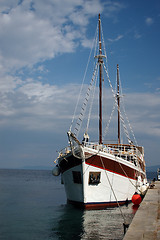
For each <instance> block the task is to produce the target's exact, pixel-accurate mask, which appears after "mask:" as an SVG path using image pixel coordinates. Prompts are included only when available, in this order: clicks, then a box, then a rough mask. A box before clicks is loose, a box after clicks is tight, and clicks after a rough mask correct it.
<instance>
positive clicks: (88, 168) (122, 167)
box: [53, 14, 148, 209]
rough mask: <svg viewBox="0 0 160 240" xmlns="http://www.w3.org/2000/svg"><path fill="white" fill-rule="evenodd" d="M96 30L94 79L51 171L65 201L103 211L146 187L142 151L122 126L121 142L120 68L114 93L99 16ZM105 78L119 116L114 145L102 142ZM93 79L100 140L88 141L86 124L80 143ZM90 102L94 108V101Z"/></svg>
mask: <svg viewBox="0 0 160 240" xmlns="http://www.w3.org/2000/svg"><path fill="white" fill-rule="evenodd" d="M97 29H98V30H97V32H98V34H97V38H96V39H97V40H96V41H97V46H98V54H97V55H96V56H94V59H95V61H96V63H95V68H94V71H93V76H92V78H91V82H90V84H88V87H87V92H86V95H85V98H84V102H83V104H82V107H81V110H80V114H79V117H78V119H77V121H76V124H75V128H74V131H72V128H73V124H71V127H70V129H69V131H68V132H67V134H68V140H69V141H68V143H69V145H68V146H67V147H66V148H64V149H63V150H61V151H60V152H59V156H58V158H57V159H56V160H55V164H56V166H55V168H54V169H53V175H55V176H59V175H61V182H62V184H64V187H65V192H66V196H67V201H68V202H69V203H71V204H74V205H76V206H78V207H83V208H85V209H104V208H108V207H116V206H119V205H122V204H126V203H128V202H130V201H131V199H132V196H133V195H134V194H135V193H138V194H144V193H145V192H146V190H147V187H148V183H147V177H146V170H145V160H144V148H143V147H142V146H138V145H137V144H134V143H133V141H132V140H131V139H130V137H129V134H128V133H127V128H126V127H125V125H124V130H125V132H126V135H127V139H128V141H127V143H126V144H124V143H123V141H122V140H121V129H120V128H121V122H123V123H124V119H123V117H122V114H121V110H120V97H121V96H120V81H119V65H118V64H117V74H116V75H117V77H116V79H117V80H116V81H117V85H116V86H117V87H116V91H115V90H114V89H113V87H112V84H111V81H110V78H109V75H108V70H107V67H106V65H105V61H104V60H105V59H106V53H105V52H104V53H103V52H102V37H103V33H102V24H101V17H100V14H99V17H98V24H97ZM104 74H105V75H106V76H107V78H108V81H109V85H110V87H111V90H112V93H113V97H114V103H115V106H116V109H117V113H118V114H117V115H118V127H117V129H118V134H117V135H118V138H117V139H116V141H115V142H112V141H111V142H107V143H105V141H104V139H103V132H102V130H103V129H102V128H103V125H102V121H103V116H102V112H103V111H102V110H103V107H102V103H103V100H102V99H103V96H102V95H103V94H102V85H103V82H104V79H103V78H104ZM96 78H99V84H98V85H99V90H98V92H99V94H98V95H99V102H98V105H99V113H98V118H99V119H98V124H97V125H98V126H99V127H96V129H99V131H98V132H99V134H98V135H99V137H97V138H98V141H90V137H89V134H90V133H89V128H88V125H89V124H88V122H87V127H86V129H85V131H84V132H83V134H84V135H82V136H83V139H82V138H81V139H82V141H81V140H79V138H78V134H79V130H80V128H81V126H82V122H83V120H84V115H85V112H86V106H87V103H88V102H89V97H90V95H91V94H90V92H91V89H94V92H95V91H96V90H95V88H94V86H93V85H94V84H95V82H96V80H95V79H96ZM90 102H92V105H93V100H91V101H90ZM75 115H76V114H75ZM90 115H91V111H90V110H89V114H88V116H89V117H88V118H89V119H90ZM111 115H112V114H111ZM109 121H110V120H109ZM72 123H73V119H72ZM107 126H108V125H107ZM94 130H95V128H94ZM92 131H93V128H92V129H91V133H92ZM132 132H133V131H132Z"/></svg>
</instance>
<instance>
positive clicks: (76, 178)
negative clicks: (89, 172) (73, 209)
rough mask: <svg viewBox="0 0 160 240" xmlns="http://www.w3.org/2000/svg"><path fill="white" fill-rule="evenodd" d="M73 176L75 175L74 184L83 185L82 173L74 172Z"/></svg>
mask: <svg viewBox="0 0 160 240" xmlns="http://www.w3.org/2000/svg"><path fill="white" fill-rule="evenodd" d="M72 175H73V182H74V183H78V184H82V177H81V172H79V171H72Z"/></svg>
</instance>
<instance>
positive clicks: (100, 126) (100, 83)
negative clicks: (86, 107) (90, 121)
mask: <svg viewBox="0 0 160 240" xmlns="http://www.w3.org/2000/svg"><path fill="white" fill-rule="evenodd" d="M98 62H99V144H102V64H103V59H102V43H101V19H100V14H99V56H98Z"/></svg>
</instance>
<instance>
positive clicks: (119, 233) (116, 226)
mask: <svg viewBox="0 0 160 240" xmlns="http://www.w3.org/2000/svg"><path fill="white" fill-rule="evenodd" d="M121 208H122V211H123V214H124V215H125V218H126V220H127V221H128V223H130V222H131V221H132V218H133V216H134V214H133V212H132V211H133V210H132V204H129V205H128V206H123V207H121ZM52 236H53V239H63V240H65V239H92V240H94V239H96V240H98V239H123V237H124V229H123V218H122V215H121V213H120V211H119V208H110V209H107V210H91V211H87V210H83V209H78V208H74V207H73V206H71V205H66V206H64V209H63V214H62V215H61V217H60V219H59V221H58V222H57V225H56V226H55V225H54V227H53V228H52Z"/></svg>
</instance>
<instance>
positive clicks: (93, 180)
mask: <svg viewBox="0 0 160 240" xmlns="http://www.w3.org/2000/svg"><path fill="white" fill-rule="evenodd" d="M100 178H101V172H90V173H89V181H88V183H89V185H98V184H99V183H100Z"/></svg>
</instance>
